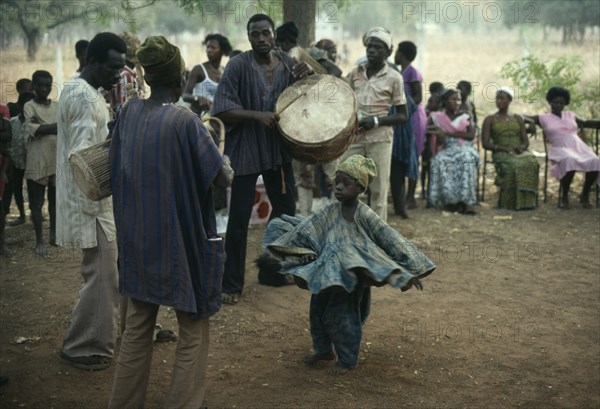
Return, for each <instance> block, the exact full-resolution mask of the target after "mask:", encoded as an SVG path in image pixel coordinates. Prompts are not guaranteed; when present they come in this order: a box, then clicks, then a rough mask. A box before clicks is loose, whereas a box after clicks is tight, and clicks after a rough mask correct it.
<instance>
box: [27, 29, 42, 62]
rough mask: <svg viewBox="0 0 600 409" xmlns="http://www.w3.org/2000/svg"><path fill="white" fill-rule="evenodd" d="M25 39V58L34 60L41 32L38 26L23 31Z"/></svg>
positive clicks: (38, 47)
mask: <svg viewBox="0 0 600 409" xmlns="http://www.w3.org/2000/svg"><path fill="white" fill-rule="evenodd" d="M25 39H26V40H25V41H26V42H27V59H28V60H29V61H35V57H36V56H37V52H38V50H39V49H40V40H41V34H40V30H39V29H38V28H34V29H31V30H28V31H26V32H25Z"/></svg>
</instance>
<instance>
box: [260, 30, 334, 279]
mask: <svg viewBox="0 0 600 409" xmlns="http://www.w3.org/2000/svg"><path fill="white" fill-rule="evenodd" d="M275 33H276V34H277V39H276V40H275V44H276V46H278V47H279V48H281V50H282V51H284V52H286V53H288V54H289V55H290V56H292V58H294V59H298V60H300V61H305V62H306V63H307V64H308V65H310V66H311V68H312V69H313V70H314V71H315V72H322V73H327V74H330V75H334V76H336V77H338V78H339V77H341V75H342V70H340V69H339V68H338V66H336V65H335V64H334V63H333V62H332V61H331V60H329V58H328V54H327V51H326V50H323V49H319V48H316V47H312V48H310V49H308V50H307V51H305V50H303V49H302V48H301V47H300V46H298V34H299V28H298V24H296V22H295V21H288V22H286V23H284V24H282V25H281V26H279V27H277V29H276V30H275ZM296 56H297V57H296ZM293 165H294V178H295V179H296V190H297V193H298V209H297V211H298V213H299V214H301V215H302V216H309V215H310V214H311V213H312V202H313V191H314V189H315V187H316V186H315V171H318V170H319V168H318V166H317V165H310V164H308V163H305V162H301V161H299V160H294V161H293ZM320 166H322V168H323V173H324V174H325V179H326V184H327V188H328V192H329V191H330V190H331V189H332V187H333V179H334V178H335V171H336V169H337V160H335V161H332V162H328V163H324V164H322V165H320ZM259 278H260V275H259Z"/></svg>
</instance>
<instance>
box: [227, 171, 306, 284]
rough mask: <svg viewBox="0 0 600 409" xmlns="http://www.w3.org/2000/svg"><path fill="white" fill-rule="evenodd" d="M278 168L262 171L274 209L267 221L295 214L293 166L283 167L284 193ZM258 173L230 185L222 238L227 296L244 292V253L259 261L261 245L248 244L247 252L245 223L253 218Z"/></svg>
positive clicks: (236, 178)
mask: <svg viewBox="0 0 600 409" xmlns="http://www.w3.org/2000/svg"><path fill="white" fill-rule="evenodd" d="M281 169H282V168H278V169H276V170H268V171H264V172H262V177H263V182H264V183H265V188H266V190H267V196H268V197H269V201H270V202H271V206H272V207H273V210H272V211H271V216H270V218H271V219H272V218H274V217H279V216H281V215H282V214H288V215H291V216H293V215H294V214H295V213H296V197H295V196H294V190H293V189H294V185H295V182H294V173H293V171H292V164H291V163H286V164H284V165H283V173H284V175H285V189H286V192H285V194H284V193H282V175H281ZM259 175H260V174H259V173H256V174H253V175H243V176H234V178H233V183H232V184H231V201H230V205H229V221H228V222H227V234H226V237H225V253H226V254H227V261H226V262H225V272H224V274H223V292H224V293H226V294H234V293H240V294H241V292H242V290H243V289H244V272H245V270H246V253H247V251H248V250H249V251H250V254H251V255H253V256H255V258H258V257H259V256H260V255H261V254H262V244H261V243H260V242H258V243H250V248H249V249H248V248H247V247H248V243H247V242H248V223H249V222H250V216H251V215H252V205H253V204H254V194H255V192H256V180H257V179H258V176H259Z"/></svg>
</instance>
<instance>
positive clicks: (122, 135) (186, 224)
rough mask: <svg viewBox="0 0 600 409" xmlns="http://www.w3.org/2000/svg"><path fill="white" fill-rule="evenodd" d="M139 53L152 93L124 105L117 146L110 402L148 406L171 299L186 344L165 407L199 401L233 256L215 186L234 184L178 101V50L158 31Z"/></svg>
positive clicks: (180, 84)
mask: <svg viewBox="0 0 600 409" xmlns="http://www.w3.org/2000/svg"><path fill="white" fill-rule="evenodd" d="M137 57H138V60H139V62H140V64H141V65H142V67H143V68H144V71H145V76H144V77H145V80H146V82H147V83H148V85H149V86H150V90H151V95H150V97H149V98H148V99H146V100H139V99H138V100H135V99H134V100H131V101H129V102H128V103H126V104H125V105H124V106H123V108H122V110H121V112H120V114H119V117H118V119H117V121H116V123H115V128H114V131H113V136H112V144H111V151H110V161H111V184H112V190H113V207H114V214H115V224H116V228H117V243H118V247H119V257H120V263H121V265H120V269H119V289H120V292H121V293H122V294H124V295H126V296H127V297H129V304H128V312H127V324H126V327H125V333H124V335H123V341H122V344H121V352H120V355H119V360H118V364H117V370H116V374H115V380H114V384H113V389H112V394H111V397H110V403H109V407H110V408H125V407H127V408H134V407H135V408H137V407H144V406H145V405H144V400H145V395H146V389H147V386H148V378H149V375H150V373H149V371H150V365H151V363H152V338H153V332H154V325H155V323H156V316H157V312H158V308H159V305H168V306H172V307H173V308H174V309H175V313H176V315H177V322H178V323H179V343H178V345H177V351H176V356H175V365H174V369H173V377H172V382H171V386H170V389H169V391H168V393H167V395H166V401H165V402H164V406H165V407H169V408H171V407H177V408H182V407H186V408H187V407H190V408H191V407H194V408H199V407H201V406H202V400H203V397H204V389H205V377H206V369H207V360H208V330H209V324H208V319H209V317H210V316H212V315H213V314H215V313H216V312H217V311H218V310H219V308H220V306H221V281H222V275H223V263H224V260H225V257H224V256H225V255H224V249H223V240H222V239H221V237H219V236H217V234H216V233H217V230H216V219H215V210H214V206H213V200H212V194H211V185H213V184H214V185H217V186H222V187H227V184H228V182H227V178H226V177H225V173H224V171H223V158H222V157H221V155H220V153H219V151H218V149H217V147H216V145H215V144H214V142H213V140H212V138H211V137H210V135H209V133H208V131H207V130H206V128H205V127H204V125H203V124H202V122H201V121H200V119H199V118H198V116H196V115H195V114H194V113H193V112H192V111H190V110H188V109H187V108H183V107H178V106H175V105H174V103H175V102H177V100H178V99H179V97H180V96H181V92H182V90H183V86H184V85H185V77H184V69H185V64H184V62H183V59H182V58H181V54H180V52H179V49H178V48H177V47H175V46H174V45H172V44H170V43H169V42H168V41H167V40H166V39H165V38H164V37H162V36H151V37H148V38H147V39H146V40H145V41H144V43H143V44H142V45H141V47H140V49H139V50H138V52H137Z"/></svg>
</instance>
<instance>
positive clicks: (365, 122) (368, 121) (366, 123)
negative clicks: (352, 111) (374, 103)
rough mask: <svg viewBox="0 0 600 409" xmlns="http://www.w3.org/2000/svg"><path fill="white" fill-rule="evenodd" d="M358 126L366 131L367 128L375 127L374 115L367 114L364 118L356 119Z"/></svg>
mask: <svg viewBox="0 0 600 409" xmlns="http://www.w3.org/2000/svg"><path fill="white" fill-rule="evenodd" d="M358 127H359V128H362V129H364V130H367V131H368V130H369V129H373V128H375V117H372V116H368V117H366V118H363V119H361V120H360V121H358Z"/></svg>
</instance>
